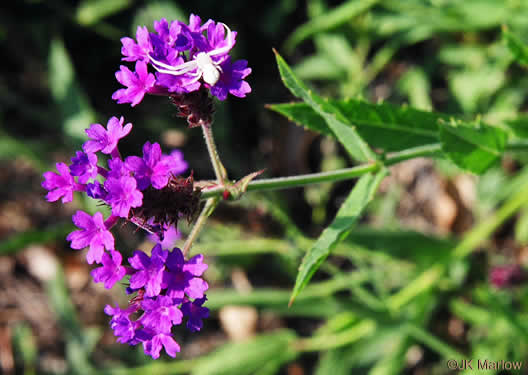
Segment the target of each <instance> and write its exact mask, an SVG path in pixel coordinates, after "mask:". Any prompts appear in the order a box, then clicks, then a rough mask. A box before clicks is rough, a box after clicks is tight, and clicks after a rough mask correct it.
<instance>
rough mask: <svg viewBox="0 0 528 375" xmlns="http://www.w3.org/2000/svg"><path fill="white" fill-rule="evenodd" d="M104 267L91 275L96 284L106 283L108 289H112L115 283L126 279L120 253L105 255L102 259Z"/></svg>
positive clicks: (111, 252) (113, 252) (114, 252)
mask: <svg viewBox="0 0 528 375" xmlns="http://www.w3.org/2000/svg"><path fill="white" fill-rule="evenodd" d="M101 260H102V263H103V265H102V266H101V267H99V268H96V269H94V270H93V271H92V272H91V273H90V274H91V275H92V277H93V279H94V281H95V282H96V283H101V282H102V283H104V286H105V288H106V289H112V287H113V286H114V284H115V283H117V282H118V281H120V280H121V279H122V278H123V277H125V274H126V269H125V267H123V266H122V265H121V261H122V260H123V258H122V256H121V254H120V253H119V252H118V251H113V250H111V251H110V254H108V253H104V254H103V257H102V259H101Z"/></svg>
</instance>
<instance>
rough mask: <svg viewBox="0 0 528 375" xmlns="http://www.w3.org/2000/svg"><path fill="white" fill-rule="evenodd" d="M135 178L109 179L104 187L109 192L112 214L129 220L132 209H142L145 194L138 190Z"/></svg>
mask: <svg viewBox="0 0 528 375" xmlns="http://www.w3.org/2000/svg"><path fill="white" fill-rule="evenodd" d="M136 185H137V184H136V180H135V179H134V178H133V177H121V178H119V179H117V178H109V179H107V180H106V181H105V184H104V187H105V189H106V191H107V192H108V195H107V197H106V201H107V203H109V204H110V205H111V206H112V214H114V215H117V216H120V217H124V218H127V217H128V213H129V212H130V209H131V208H132V207H140V206H141V204H142V203H143V194H142V193H141V192H140V191H139V190H137V189H136Z"/></svg>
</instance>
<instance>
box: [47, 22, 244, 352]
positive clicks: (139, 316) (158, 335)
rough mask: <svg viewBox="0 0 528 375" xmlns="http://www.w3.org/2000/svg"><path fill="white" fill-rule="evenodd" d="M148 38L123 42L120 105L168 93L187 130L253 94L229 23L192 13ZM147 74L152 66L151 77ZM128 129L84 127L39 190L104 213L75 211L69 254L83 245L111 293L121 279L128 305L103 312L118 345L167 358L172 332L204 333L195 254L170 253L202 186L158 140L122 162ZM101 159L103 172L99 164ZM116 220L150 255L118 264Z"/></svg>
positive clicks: (143, 33) (143, 31) (119, 124)
mask: <svg viewBox="0 0 528 375" xmlns="http://www.w3.org/2000/svg"><path fill="white" fill-rule="evenodd" d="M154 30H155V32H149V31H148V29H147V28H146V27H145V26H142V27H138V29H137V33H136V40H133V39H131V38H128V37H127V38H122V39H121V42H122V44H123V46H122V49H121V53H122V54H123V58H122V60H124V61H128V62H135V70H134V71H131V70H130V69H129V68H127V67H126V66H123V65H122V66H121V67H120V70H119V71H118V72H116V74H115V75H116V78H117V80H118V81H119V83H121V84H122V85H123V86H125V88H121V89H119V90H117V91H116V92H114V94H113V95H112V98H113V99H114V100H117V102H118V103H130V104H131V105H132V106H135V105H137V104H138V103H140V102H141V101H142V100H143V98H144V96H145V94H152V95H163V96H168V97H169V98H170V100H171V102H172V103H173V104H174V105H175V106H176V107H177V110H178V113H177V115H178V116H180V117H185V118H186V119H187V122H188V124H189V126H191V127H192V126H204V127H207V126H210V125H211V123H212V116H213V113H214V102H213V99H212V97H216V98H218V99H219V100H225V99H226V98H227V95H228V94H231V95H234V96H237V97H241V98H242V97H245V96H246V94H248V93H249V92H251V88H250V86H249V84H248V83H247V82H246V81H245V80H244V79H245V78H246V77H247V76H248V75H249V74H250V73H251V68H249V67H248V66H247V61H246V60H238V61H235V62H232V61H231V57H230V56H229V52H230V51H231V49H232V48H233V46H234V45H235V43H236V34H237V33H236V32H235V31H231V30H230V29H229V27H227V25H225V24H223V23H217V22H215V21H213V20H208V21H207V22H205V23H204V24H202V21H201V19H200V17H198V16H196V15H191V16H190V20H189V24H188V25H187V24H185V23H183V22H180V21H172V22H171V23H170V24H169V22H167V20H165V19H161V20H159V21H155V22H154ZM149 67H150V68H151V69H150V70H151V71H150V72H149ZM131 130H132V124H130V123H127V124H125V123H124V119H123V118H122V117H121V118H117V117H112V118H110V120H109V121H108V123H107V126H106V128H105V127H104V126H102V125H101V124H92V125H91V126H90V128H88V129H86V134H87V135H88V138H89V140H88V141H86V142H85V143H84V145H83V147H82V150H81V151H77V152H76V155H75V156H74V157H73V158H72V159H71V161H72V162H71V164H70V165H67V164H65V163H57V164H56V167H57V172H51V171H50V172H45V173H44V181H43V182H42V186H43V187H44V188H45V189H47V190H48V194H47V196H46V198H47V200H48V201H50V202H54V201H57V200H59V199H61V200H62V202H63V203H68V202H71V201H72V199H73V193H74V192H80V193H85V194H86V195H88V196H89V197H91V198H93V199H96V200H98V201H100V202H102V203H103V204H104V205H107V206H109V207H110V208H111V214H110V216H109V217H107V218H106V219H105V218H104V216H103V213H102V212H96V213H95V214H94V215H93V216H92V215H90V214H88V213H86V212H84V211H77V212H76V213H75V214H74V215H73V222H74V224H75V225H76V226H77V227H78V228H79V229H78V230H76V231H74V232H72V233H70V234H69V235H68V237H67V240H68V241H70V243H71V244H70V246H71V247H72V248H73V249H83V248H86V247H88V248H89V250H88V252H87V255H86V260H87V262H88V263H89V264H94V263H95V264H98V265H100V266H99V267H98V268H96V269H94V270H93V271H92V272H91V275H92V277H93V279H94V281H95V282H98V283H104V286H105V287H106V288H112V287H113V286H114V285H115V284H116V283H117V282H119V281H121V280H123V279H125V278H127V282H128V288H127V293H128V294H131V295H132V294H133V296H132V298H131V300H130V302H129V305H128V306H127V307H126V308H125V309H122V308H120V307H119V306H118V305H115V306H110V305H108V306H106V308H105V312H106V314H108V315H110V316H111V320H110V326H111V327H112V329H113V331H114V334H115V335H116V336H117V337H118V339H117V341H118V342H121V343H127V344H129V345H137V344H140V343H141V344H142V345H143V348H144V351H145V353H146V354H148V355H150V356H152V357H153V358H158V357H159V356H160V352H161V349H162V348H164V349H165V351H166V352H167V354H168V355H170V356H172V357H174V356H175V355H176V353H177V352H179V351H180V347H179V345H178V343H177V342H176V341H175V340H174V338H173V335H172V330H173V327H174V326H177V325H180V324H182V323H183V321H184V320H185V321H186V326H187V328H188V329H189V330H190V331H198V330H200V329H201V327H202V319H204V318H206V317H207V316H208V315H209V310H208V309H207V308H206V307H203V306H202V305H203V304H204V302H205V301H206V300H207V297H206V295H205V291H206V290H207V289H208V285H207V282H205V281H204V280H203V279H202V278H201V276H202V274H203V273H204V271H205V270H206V269H207V265H206V264H204V263H203V256H202V255H196V256H194V257H193V258H191V259H189V260H185V258H184V254H183V253H182V252H181V250H180V249H178V248H173V249H172V251H170V248H171V247H172V245H173V244H174V240H175V239H176V238H179V232H178V231H177V223H178V220H179V219H182V218H187V220H189V221H190V220H192V219H193V218H194V217H195V214H196V213H197V212H198V209H199V206H200V194H201V192H200V189H197V188H194V181H193V177H192V173H191V176H189V177H187V178H182V177H179V175H180V174H181V173H183V172H184V171H185V170H186V169H187V167H188V165H187V163H186V162H185V160H184V159H183V155H182V153H181V152H180V151H178V150H175V151H173V152H172V153H171V154H169V155H166V154H163V153H162V152H161V147H160V145H159V144H158V143H150V142H146V143H145V144H144V146H143V155H142V156H128V157H126V158H122V157H121V154H120V152H119V149H118V143H119V141H120V140H121V139H122V138H123V137H125V136H126V135H127V134H129V133H130V131H131ZM103 159H104V160H107V163H106V167H104V166H102V163H101V160H103ZM119 220H125V221H128V222H132V223H134V224H135V225H136V226H138V227H140V228H142V229H144V230H146V231H147V232H148V233H149V234H150V238H151V239H152V240H153V241H155V242H156V245H155V246H154V248H153V249H152V251H151V254H150V255H148V254H146V253H144V252H143V251H139V250H137V251H135V252H134V253H133V255H132V256H131V257H129V258H128V263H125V264H124V263H123V256H122V254H121V253H120V252H119V251H118V250H117V249H116V248H115V240H114V236H113V235H112V232H111V231H110V230H111V229H112V227H114V226H115V225H116V224H117V223H118V221H119Z"/></svg>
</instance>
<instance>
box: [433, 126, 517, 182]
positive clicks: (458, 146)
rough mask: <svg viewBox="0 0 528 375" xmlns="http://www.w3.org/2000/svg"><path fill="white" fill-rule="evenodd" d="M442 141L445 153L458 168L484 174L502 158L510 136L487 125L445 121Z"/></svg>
mask: <svg viewBox="0 0 528 375" xmlns="http://www.w3.org/2000/svg"><path fill="white" fill-rule="evenodd" d="M440 140H441V141H442V150H443V151H444V152H445V153H446V154H447V156H448V157H449V159H451V160H452V161H453V162H454V163H455V164H456V165H457V166H459V167H460V168H462V169H465V170H468V171H470V172H473V173H476V174H482V173H484V172H485V171H486V170H487V169H488V168H489V167H491V166H492V165H493V164H494V163H495V162H497V161H498V160H499V158H500V157H501V155H502V153H503V151H504V147H505V145H506V141H507V134H506V132H504V131H503V130H502V129H499V128H495V127H491V126H487V125H484V124H473V125H470V124H463V123H456V124H448V123H443V122H441V123H440Z"/></svg>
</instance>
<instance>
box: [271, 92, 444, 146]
mask: <svg viewBox="0 0 528 375" xmlns="http://www.w3.org/2000/svg"><path fill="white" fill-rule="evenodd" d="M330 104H332V105H333V106H334V107H336V108H338V109H339V111H340V112H341V113H342V114H343V116H345V117H346V120H347V126H350V125H348V124H354V125H355V126H356V130H357V132H358V133H359V135H360V136H361V137H362V138H363V139H364V140H365V141H366V142H367V143H368V144H369V145H371V147H376V148H382V149H384V150H385V151H400V150H403V149H406V148H410V147H417V146H423V145H425V144H432V143H436V142H438V122H439V121H440V120H442V121H448V120H449V118H450V117H449V116H447V115H445V114H440V113H435V112H427V111H420V110H417V109H414V108H410V107H396V106H393V105H391V104H389V103H381V104H371V103H367V102H365V101H362V100H356V99H348V100H331V101H330ZM268 108H270V109H271V110H273V111H275V112H278V113H280V114H281V115H283V116H285V117H287V118H288V119H290V120H291V121H294V122H295V123H297V124H300V125H303V126H305V127H306V128H307V129H310V130H313V131H315V132H317V133H321V134H324V135H329V136H335V134H334V133H333V132H332V130H331V128H330V127H329V126H328V125H327V123H326V122H325V121H324V119H323V117H322V116H320V115H319V114H318V113H317V112H316V111H315V110H314V109H312V108H310V106H309V105H307V104H306V103H285V104H271V105H268Z"/></svg>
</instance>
